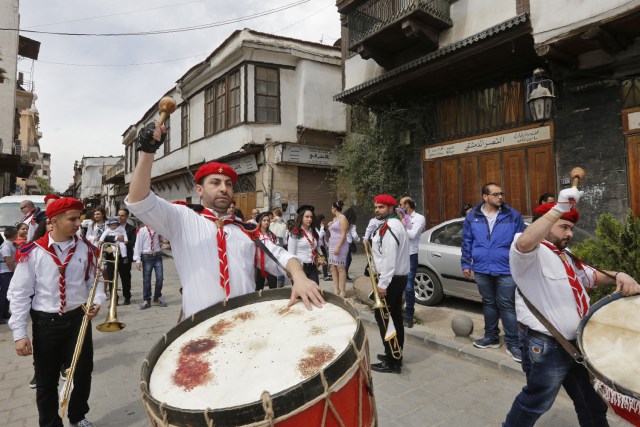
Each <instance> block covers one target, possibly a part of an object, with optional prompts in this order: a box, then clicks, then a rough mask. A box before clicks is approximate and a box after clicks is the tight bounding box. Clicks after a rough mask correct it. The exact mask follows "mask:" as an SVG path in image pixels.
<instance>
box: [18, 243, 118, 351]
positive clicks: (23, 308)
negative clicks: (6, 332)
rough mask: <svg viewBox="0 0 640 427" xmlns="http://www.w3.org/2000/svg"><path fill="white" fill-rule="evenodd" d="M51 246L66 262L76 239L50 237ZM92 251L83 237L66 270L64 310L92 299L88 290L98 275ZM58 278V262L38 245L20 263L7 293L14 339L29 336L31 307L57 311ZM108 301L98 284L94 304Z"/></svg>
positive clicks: (71, 308)
mask: <svg viewBox="0 0 640 427" xmlns="http://www.w3.org/2000/svg"><path fill="white" fill-rule="evenodd" d="M49 236H51V235H50V234H49ZM49 246H50V247H51V246H53V248H54V249H55V251H56V254H57V255H58V258H59V259H60V260H61V261H64V259H65V258H66V257H67V255H68V254H69V251H70V250H71V247H72V246H73V240H67V241H66V242H54V241H53V240H51V239H50V240H49ZM89 250H92V249H89V246H87V244H86V243H85V242H84V241H83V240H81V239H80V240H78V245H77V247H76V252H75V253H74V254H73V257H71V260H70V261H69V263H68V264H67V267H66V269H65V284H66V306H65V312H69V311H71V310H74V309H76V308H78V307H80V305H82V304H85V303H87V300H88V298H89V290H90V289H91V287H92V286H93V282H94V274H95V268H94V266H93V265H89ZM95 262H96V259H95V257H93V261H92V264H94V263H95ZM58 277H59V274H58V265H57V264H56V263H55V261H54V260H53V257H52V256H51V254H50V253H48V252H47V251H45V250H44V249H42V248H41V247H38V246H36V247H35V248H33V249H32V250H31V252H30V253H29V254H28V258H26V259H23V260H21V262H19V263H18V264H17V266H16V271H15V273H14V274H13V279H12V280H11V284H10V285H9V292H8V293H7V299H9V300H10V308H11V318H10V319H9V327H10V328H11V330H12V331H13V339H14V341H17V340H19V339H22V338H25V337H27V323H28V320H29V310H31V309H34V310H37V311H42V312H45V313H57V312H58V310H59V308H60V284H59V282H58ZM31 296H33V300H32V299H31ZM105 300H106V296H105V293H104V287H103V286H102V285H99V286H96V293H95V297H94V300H93V303H94V304H97V305H102V304H103V303H104V301H105Z"/></svg>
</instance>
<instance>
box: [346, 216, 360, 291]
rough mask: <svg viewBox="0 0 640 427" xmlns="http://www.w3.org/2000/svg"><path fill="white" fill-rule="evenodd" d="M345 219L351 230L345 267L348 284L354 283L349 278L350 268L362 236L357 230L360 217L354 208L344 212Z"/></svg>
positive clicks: (348, 232) (348, 233) (348, 236)
mask: <svg viewBox="0 0 640 427" xmlns="http://www.w3.org/2000/svg"><path fill="white" fill-rule="evenodd" d="M344 217H345V218H347V221H348V222H349V230H348V231H347V244H348V245H349V252H348V253H347V264H346V265H345V272H346V275H347V282H353V279H351V277H349V267H351V261H352V254H355V253H356V252H357V251H358V246H357V243H360V236H358V232H357V230H356V226H357V223H358V216H357V215H356V211H355V210H354V209H353V208H348V209H347V210H345V211H344Z"/></svg>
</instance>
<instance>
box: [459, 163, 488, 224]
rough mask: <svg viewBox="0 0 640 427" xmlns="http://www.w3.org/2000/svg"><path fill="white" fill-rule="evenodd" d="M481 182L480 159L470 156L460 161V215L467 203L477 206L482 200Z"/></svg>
mask: <svg viewBox="0 0 640 427" xmlns="http://www.w3.org/2000/svg"><path fill="white" fill-rule="evenodd" d="M481 185H482V184H480V181H479V179H478V157H477V156H470V157H463V158H461V159H460V187H461V188H460V190H461V193H462V195H461V198H460V209H458V215H460V210H461V209H462V206H463V205H464V204H465V203H469V204H470V205H475V204H476V203H478V201H479V200H480V189H481Z"/></svg>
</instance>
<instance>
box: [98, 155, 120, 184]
mask: <svg viewBox="0 0 640 427" xmlns="http://www.w3.org/2000/svg"><path fill="white" fill-rule="evenodd" d="M102 182H103V183H104V184H123V183H124V158H123V159H120V160H118V162H117V163H116V164H115V165H113V166H111V167H110V168H109V169H107V171H106V172H105V174H104V175H103V177H102Z"/></svg>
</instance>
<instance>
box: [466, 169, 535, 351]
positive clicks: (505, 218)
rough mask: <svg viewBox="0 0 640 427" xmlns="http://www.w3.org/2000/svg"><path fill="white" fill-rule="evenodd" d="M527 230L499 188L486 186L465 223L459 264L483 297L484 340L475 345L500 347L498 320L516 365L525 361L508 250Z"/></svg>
mask: <svg viewBox="0 0 640 427" xmlns="http://www.w3.org/2000/svg"><path fill="white" fill-rule="evenodd" d="M524 227H525V226H524V220H523V219H522V215H520V213H519V212H518V211H516V210H515V209H513V208H511V207H510V206H508V205H507V204H506V203H504V193H503V192H502V189H501V188H500V186H499V185H498V184H496V183H494V182H489V183H487V184H485V185H484V186H483V187H482V201H481V202H480V203H478V204H477V205H476V206H475V207H474V209H473V211H472V212H471V213H469V215H467V216H466V217H465V219H464V225H463V228H462V257H461V260H460V263H461V266H462V272H463V274H464V277H465V278H467V279H468V280H471V279H472V278H473V279H475V282H476V284H477V285H478V290H479V291H480V295H481V296H482V312H483V314H484V337H483V338H480V339H478V340H475V341H474V342H473V345H474V346H476V347H478V348H498V347H500V338H499V337H500V329H499V328H498V320H502V327H503V328H504V341H505V344H506V347H507V354H509V355H510V356H511V357H512V358H513V360H515V361H516V362H520V361H521V360H522V352H521V351H520V346H519V344H518V330H517V322H516V309H515V291H516V284H515V282H514V281H513V278H512V277H511V270H510V269H509V248H510V246H511V242H512V241H513V236H515V234H516V233H520V232H522V231H523V230H524ZM471 271H473V275H472V273H471Z"/></svg>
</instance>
